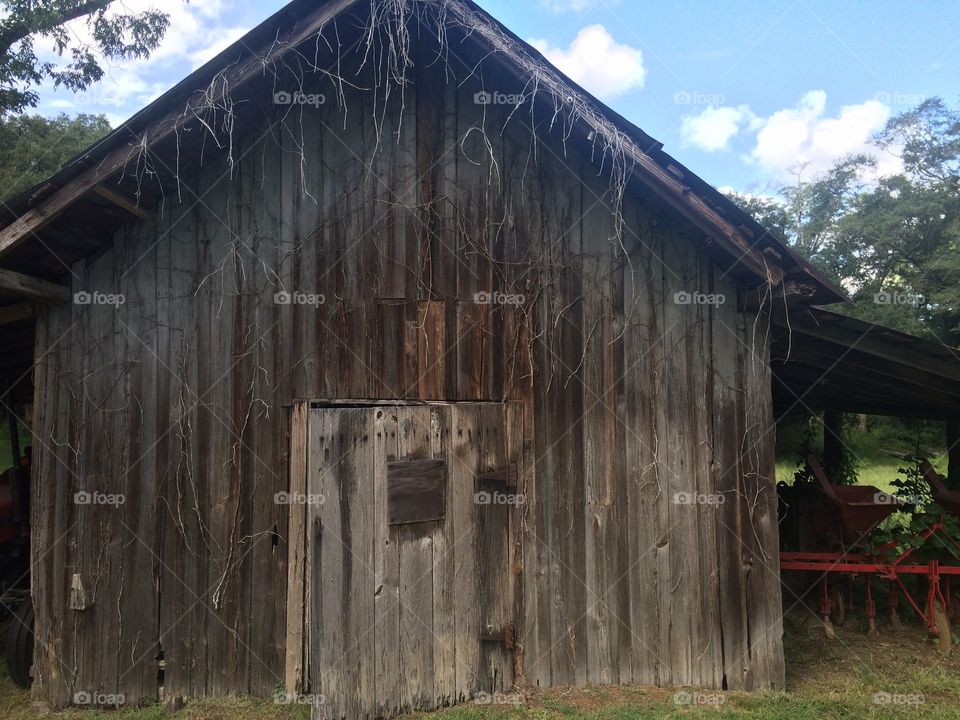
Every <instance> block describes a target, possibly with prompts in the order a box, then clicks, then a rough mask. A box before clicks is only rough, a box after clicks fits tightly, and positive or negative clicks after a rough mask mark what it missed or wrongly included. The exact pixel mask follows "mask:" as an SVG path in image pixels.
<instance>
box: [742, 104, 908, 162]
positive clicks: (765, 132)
mask: <svg viewBox="0 0 960 720" xmlns="http://www.w3.org/2000/svg"><path fill="white" fill-rule="evenodd" d="M826 106H827V94H826V93H825V92H824V91H823V90H811V91H810V92H808V93H806V94H804V95H803V97H801V98H800V101H799V102H798V103H797V104H796V105H795V106H794V107H792V108H785V109H783V110H778V111H777V112H775V113H773V114H772V115H770V116H769V117H768V118H766V119H765V120H764V121H763V123H762V127H761V128H760V130H759V131H758V132H757V137H756V144H755V146H754V148H753V151H752V152H751V158H752V159H753V160H754V161H756V162H757V164H758V165H760V167H762V168H763V169H765V170H767V171H769V172H771V173H773V174H775V175H777V176H778V177H781V178H787V177H789V176H790V175H791V173H793V172H796V171H798V170H800V169H802V170H803V173H804V176H806V177H815V176H817V175H819V174H821V173H823V172H826V171H827V170H829V169H830V168H831V167H832V166H833V165H834V163H836V162H837V161H838V160H841V159H842V158H844V157H847V156H848V155H854V154H858V153H864V154H867V155H871V156H873V157H875V158H876V159H877V163H878V168H877V171H876V174H877V175H881V176H882V175H889V174H892V173H895V172H897V171H898V170H899V167H900V164H899V161H898V160H897V159H896V158H893V157H891V156H886V155H881V154H880V153H878V151H877V149H876V148H875V147H874V146H873V145H871V144H870V138H871V137H873V135H874V134H876V133H877V132H878V131H879V130H881V129H882V128H883V126H884V124H885V123H886V122H887V119H888V118H889V117H890V108H889V107H887V106H886V105H884V104H883V103H881V102H879V101H878V100H867V101H866V102H863V103H860V104H859V105H845V106H843V107H842V108H840V112H839V113H838V114H837V115H836V116H835V117H827V116H825V113H826Z"/></svg>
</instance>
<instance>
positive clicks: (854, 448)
mask: <svg viewBox="0 0 960 720" xmlns="http://www.w3.org/2000/svg"><path fill="white" fill-rule="evenodd" d="M865 424H866V431H864V429H863V428H862V427H860V426H859V424H858V425H857V426H853V427H845V431H844V439H843V440H844V446H845V447H846V449H847V451H848V452H849V453H850V454H851V455H852V457H853V459H854V461H855V463H856V466H857V483H858V484H860V485H873V486H874V487H876V488H879V489H880V490H883V491H884V492H889V491H890V490H891V489H893V486H892V485H891V483H892V482H893V481H894V480H895V479H897V477H898V476H901V477H902V473H900V472H899V470H900V468H901V467H903V462H902V461H901V460H899V459H897V458H895V457H891V456H890V455H889V454H887V452H885V451H893V452H899V453H911V454H913V453H916V452H918V451H919V453H920V454H921V455H923V456H925V457H926V458H927V459H928V460H930V462H931V463H932V464H933V466H934V467H935V468H936V469H937V471H938V472H940V473H946V471H947V459H946V457H944V455H945V450H944V446H945V433H944V431H943V427H942V425H941V424H940V423H934V422H928V421H916V420H914V421H910V420H896V419H891V418H879V417H872V416H868V417H867V418H866V423H865ZM805 434H809V435H810V436H811V437H812V439H813V443H814V446H813V450H814V451H815V452H818V453H819V452H820V451H821V449H822V439H821V438H822V429H821V428H820V427H818V426H817V424H816V423H814V424H813V425H811V427H810V428H809V429H807V428H805V426H804V425H803V423H802V422H796V421H784V422H781V423H780V424H778V425H777V466H776V476H777V482H786V483H789V484H793V480H794V477H793V475H794V473H795V472H796V471H797V467H798V462H799V460H800V458H801V456H802V455H803V454H804V450H803V447H804V436H805Z"/></svg>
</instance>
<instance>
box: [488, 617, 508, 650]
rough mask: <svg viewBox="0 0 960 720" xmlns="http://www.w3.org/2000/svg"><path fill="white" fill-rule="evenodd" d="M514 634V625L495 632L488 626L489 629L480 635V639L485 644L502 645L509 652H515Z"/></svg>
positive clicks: (505, 626)
mask: <svg viewBox="0 0 960 720" xmlns="http://www.w3.org/2000/svg"><path fill="white" fill-rule="evenodd" d="M514 632H515V631H514V627H513V623H507V624H506V625H504V626H503V628H501V629H500V630H494V629H493V628H492V627H490V626H489V625H488V626H487V629H486V630H485V631H484V632H482V633H480V639H481V640H482V641H483V642H495V643H501V644H502V645H503V646H504V647H505V648H506V649H507V650H513V646H514V642H513V641H514Z"/></svg>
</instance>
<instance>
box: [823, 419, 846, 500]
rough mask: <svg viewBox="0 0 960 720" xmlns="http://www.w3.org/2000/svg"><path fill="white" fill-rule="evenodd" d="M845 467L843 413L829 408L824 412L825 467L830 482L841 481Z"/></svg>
mask: <svg viewBox="0 0 960 720" xmlns="http://www.w3.org/2000/svg"><path fill="white" fill-rule="evenodd" d="M842 468H843V413H840V412H836V411H833V410H828V411H827V412H825V413H824V414H823V469H824V471H825V472H826V473H827V477H828V478H829V479H830V482H833V483H836V482H839V475H840V471H841V469H842Z"/></svg>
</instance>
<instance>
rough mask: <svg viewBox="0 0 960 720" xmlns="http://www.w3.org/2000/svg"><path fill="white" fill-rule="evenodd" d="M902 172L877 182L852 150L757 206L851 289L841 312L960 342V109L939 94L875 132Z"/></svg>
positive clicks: (764, 219) (867, 162) (750, 206)
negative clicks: (848, 301) (826, 168)
mask: <svg viewBox="0 0 960 720" xmlns="http://www.w3.org/2000/svg"><path fill="white" fill-rule="evenodd" d="M874 145H875V147H876V149H877V151H878V152H886V153H891V154H894V155H896V156H897V157H899V158H900V159H901V161H902V163H903V172H902V173H901V174H899V175H895V176H893V177H886V178H883V179H881V180H880V181H878V182H872V183H867V182H865V181H864V178H865V177H868V176H869V172H867V171H869V170H870V169H871V167H872V165H873V161H872V160H871V159H870V158H869V157H866V156H857V157H850V158H846V159H844V160H843V161H841V162H839V163H837V164H836V165H835V166H834V167H833V168H832V169H831V170H830V171H829V172H827V173H825V174H824V175H822V176H821V177H818V178H815V179H812V180H805V181H798V182H797V183H795V184H793V185H790V186H787V187H784V188H782V190H781V192H780V197H779V198H778V199H777V200H774V201H765V202H763V203H757V202H753V203H750V202H747V201H746V199H744V198H743V197H734V198H733V199H734V201H735V202H737V203H738V204H740V205H741V207H744V208H745V209H747V210H748V211H750V212H752V213H753V214H754V216H755V217H756V218H757V219H758V220H759V221H760V222H761V223H766V225H767V226H768V227H771V229H773V230H774V231H778V230H779V231H781V232H782V233H783V235H784V236H785V237H786V239H787V241H788V242H789V243H790V244H791V245H792V246H793V247H794V248H795V249H796V250H798V251H799V252H800V253H801V254H802V255H804V256H805V257H807V258H808V259H809V260H811V262H813V263H814V264H815V265H817V266H818V267H819V268H820V269H821V270H822V271H823V272H824V274H825V275H826V276H827V277H830V278H832V279H833V280H834V281H835V282H837V283H838V284H840V285H841V286H842V287H843V288H844V289H846V290H847V291H848V292H849V293H850V295H851V298H852V300H853V303H852V304H851V305H848V306H845V307H844V308H842V311H843V312H846V313H849V314H851V315H855V316H857V317H861V318H863V319H865V320H869V321H871V322H877V323H880V324H883V325H888V326H890V327H894V328H897V329H900V330H904V331H906V332H911V333H915V334H920V335H924V334H925V335H928V336H931V337H933V338H936V339H938V340H940V341H942V342H945V343H947V344H950V345H954V346H960V282H958V278H960V112H958V111H956V110H952V109H950V108H949V107H948V106H947V105H946V104H945V103H944V102H943V101H942V100H941V99H940V98H931V99H929V100H926V101H924V102H923V103H921V104H920V105H919V106H917V107H916V108H913V109H912V110H909V111H907V112H904V113H902V114H900V115H897V116H896V117H894V118H891V119H890V121H889V122H888V123H887V125H886V127H885V128H884V129H883V131H882V132H880V133H879V134H878V135H877V137H876V138H875V139H874Z"/></svg>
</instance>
